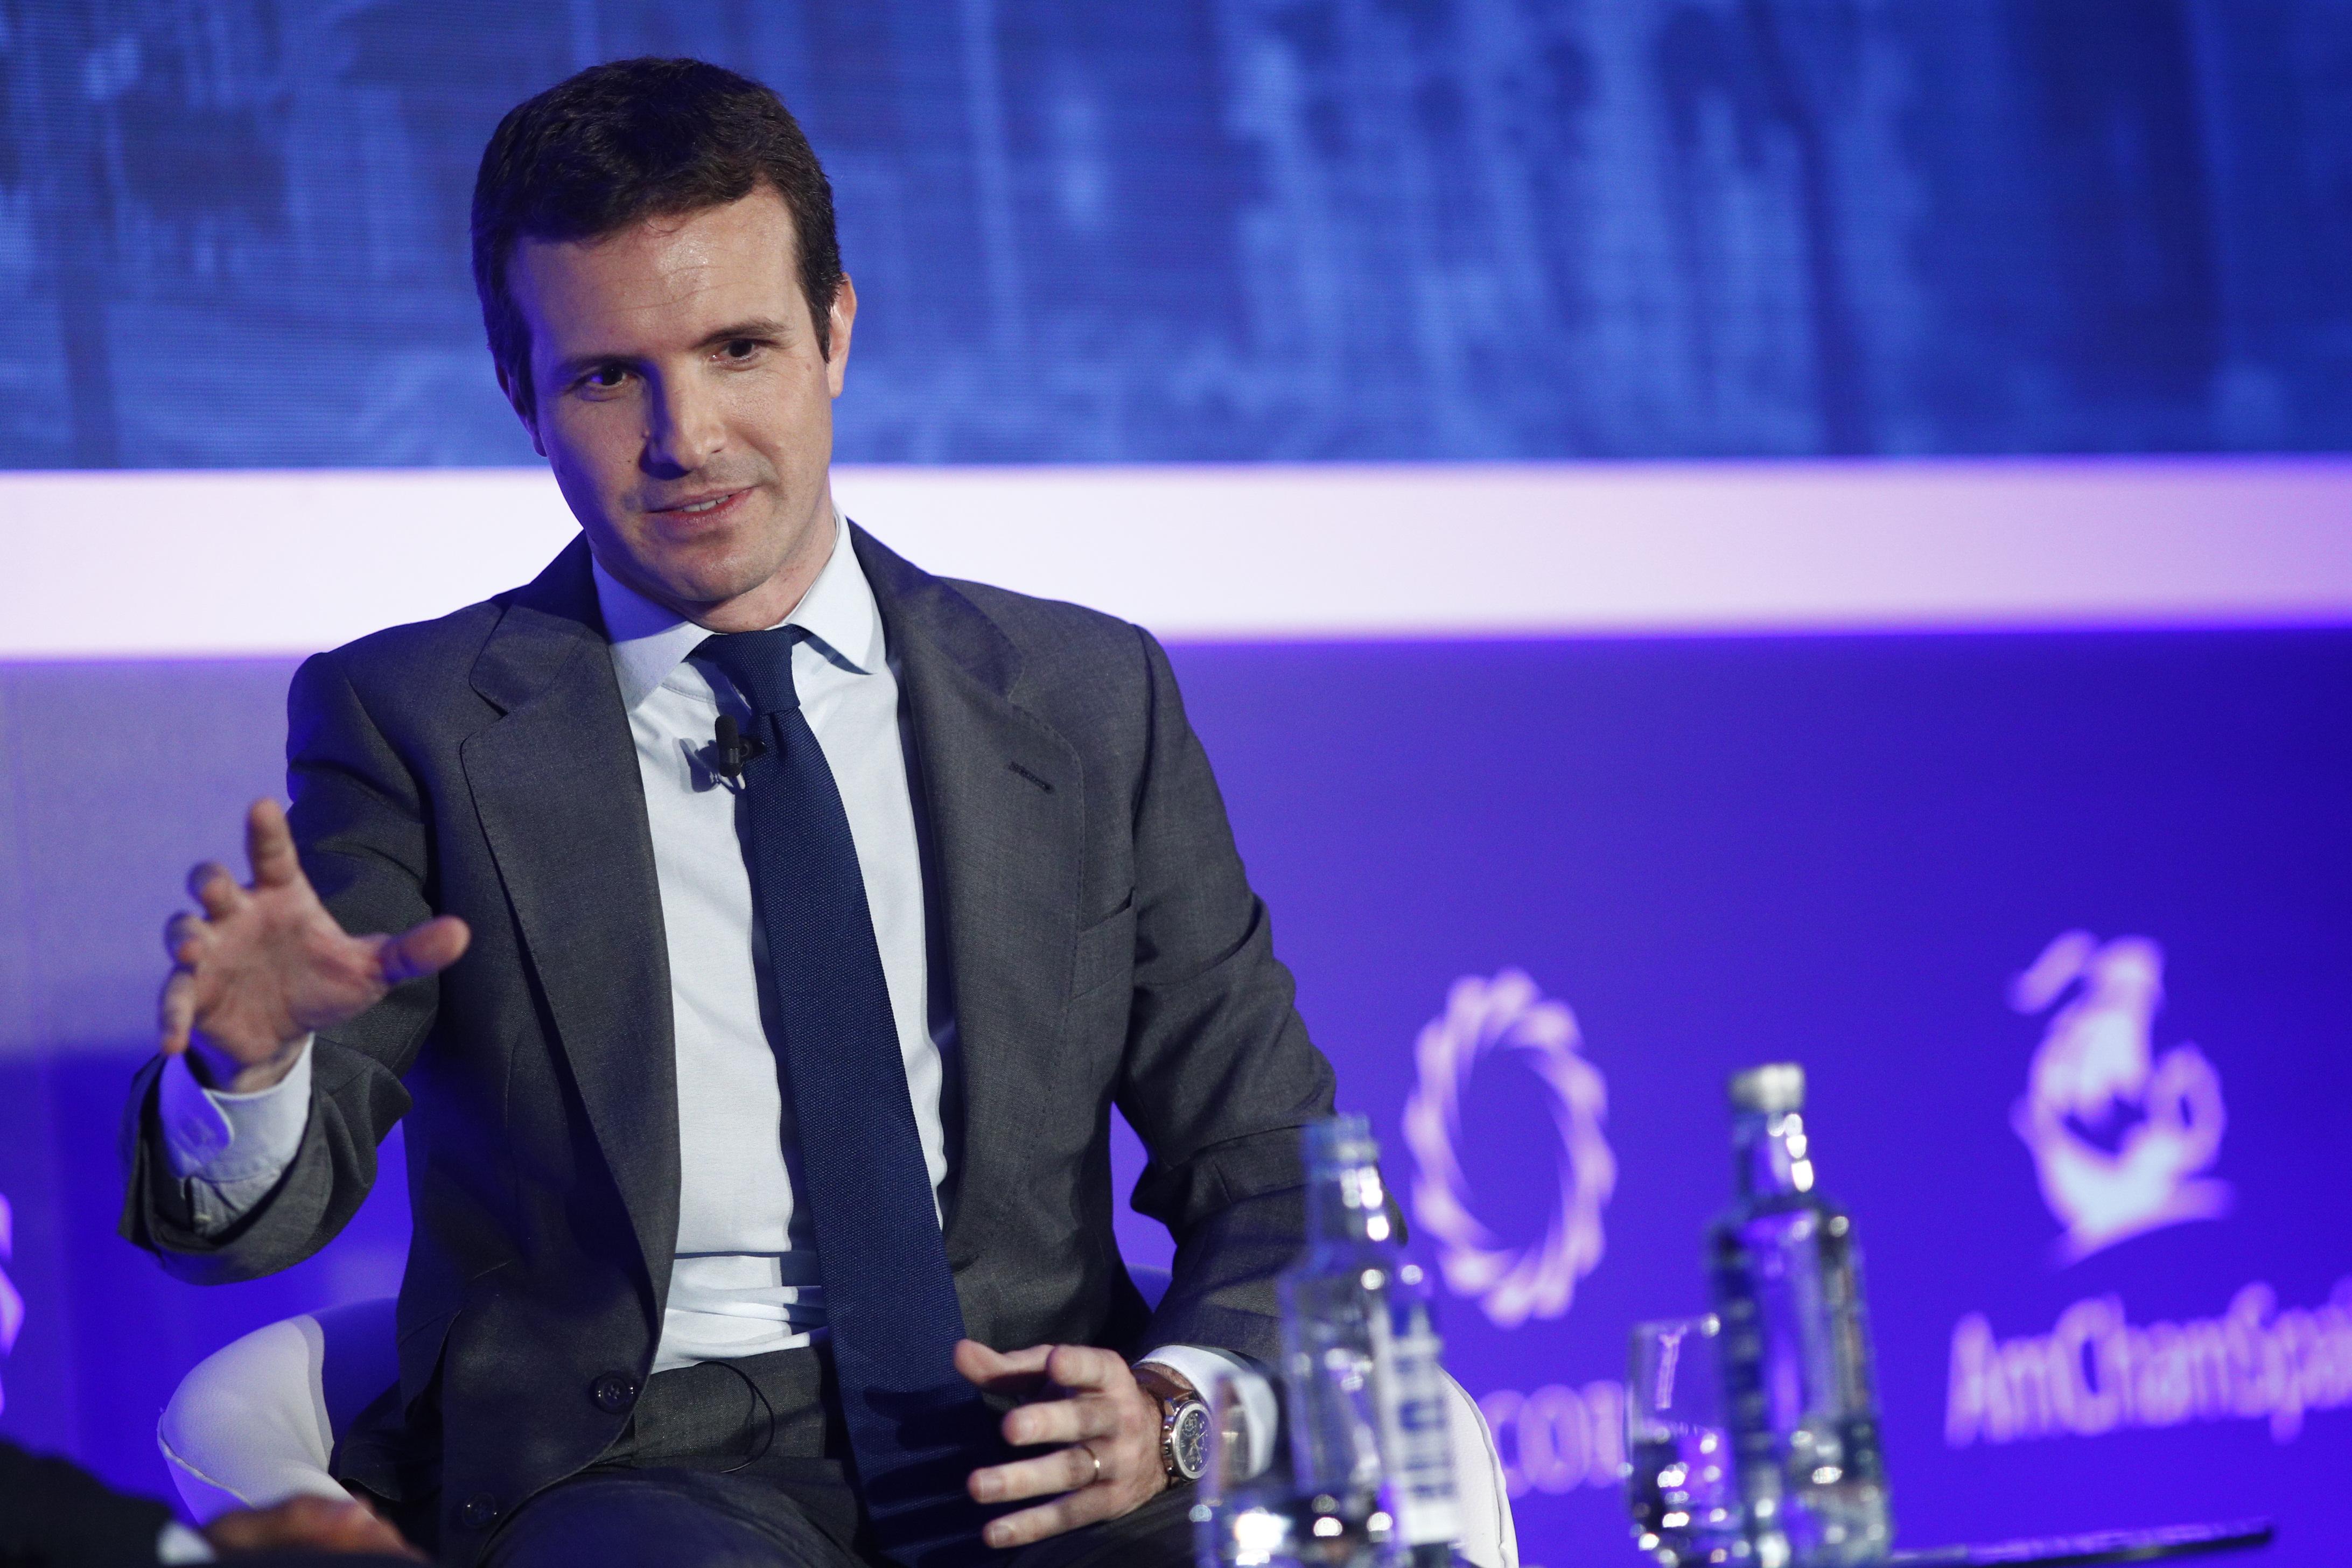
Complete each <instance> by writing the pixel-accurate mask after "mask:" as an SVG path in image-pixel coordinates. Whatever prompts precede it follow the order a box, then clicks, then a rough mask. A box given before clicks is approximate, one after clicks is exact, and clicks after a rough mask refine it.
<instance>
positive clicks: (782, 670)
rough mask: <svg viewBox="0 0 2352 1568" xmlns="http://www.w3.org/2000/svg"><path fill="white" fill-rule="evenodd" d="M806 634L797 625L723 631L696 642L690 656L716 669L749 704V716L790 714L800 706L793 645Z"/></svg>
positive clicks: (761, 717)
mask: <svg viewBox="0 0 2352 1568" xmlns="http://www.w3.org/2000/svg"><path fill="white" fill-rule="evenodd" d="M804 635H806V634H805V633H804V632H803V630H802V628H800V627H799V626H778V627H776V628H775V629H774V630H772V631H765V632H722V633H719V635H717V636H714V637H705V638H703V639H702V641H701V642H700V643H698V644H697V645H696V647H695V649H694V653H693V656H692V657H693V658H696V659H697V660H698V661H700V662H701V663H703V664H707V665H709V666H710V667H711V668H714V669H716V670H718V671H719V672H720V673H721V674H723V675H724V676H726V677H727V679H729V680H730V681H732V682H734V684H735V689H736V690H738V691H740V692H741V693H742V694H743V700H744V701H746V702H748V703H750V704H751V714H752V717H754V718H758V719H764V718H766V717H767V716H768V715H769V714H771V713H789V712H791V711H792V710H793V709H795V708H798V707H799V706H800V705H801V699H800V693H799V692H797V691H795V690H794V689H793V644H794V643H797V642H799V641H800V640H801V638H802V637H803V636H804Z"/></svg>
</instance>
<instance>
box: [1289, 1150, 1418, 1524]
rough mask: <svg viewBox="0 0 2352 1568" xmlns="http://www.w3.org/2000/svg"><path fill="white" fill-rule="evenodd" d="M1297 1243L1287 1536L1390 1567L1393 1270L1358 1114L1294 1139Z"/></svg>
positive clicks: (1386, 1224)
mask: <svg viewBox="0 0 2352 1568" xmlns="http://www.w3.org/2000/svg"><path fill="white" fill-rule="evenodd" d="M1306 1156H1307V1247H1306V1248H1305V1250H1304V1251H1302V1252H1301V1253H1300V1254H1299V1256H1298V1261H1297V1262H1296V1263H1294V1264H1293V1265H1291V1267H1290V1268H1289V1269H1288V1270H1287V1271H1286V1272H1285V1273H1284V1275H1283V1276H1282V1279H1281V1282H1280V1288H1281V1295H1282V1339H1283V1365H1282V1383H1283V1394H1284V1397H1285V1400H1286V1411H1285V1416H1286V1423H1287V1425H1288V1426H1289V1428H1290V1457H1291V1471H1292V1477H1291V1479H1292V1482H1293V1485H1294V1486H1295V1487H1296V1489H1297V1497H1296V1502H1295V1507H1296V1510H1297V1513H1296V1523H1295V1531H1296V1533H1295V1534H1294V1535H1293V1538H1292V1540H1291V1542H1290V1551H1291V1552H1292V1553H1294V1554H1295V1555H1296V1556H1297V1558H1298V1559H1300V1560H1301V1561H1304V1562H1308V1563H1326V1564H1334V1565H1348V1568H1361V1565H1363V1564H1367V1563H1385V1562H1389V1561H1391V1560H1392V1559H1391V1552H1392V1550H1393V1540H1392V1538H1393V1533H1394V1532H1393V1528H1392V1527H1393V1523H1394V1521H1393V1520H1392V1519H1391V1516H1390V1514H1389V1512H1388V1510H1387V1509H1386V1507H1385V1506H1384V1499H1383V1497H1382V1495H1381V1494H1382V1491H1383V1483H1384V1482H1385V1481H1386V1479H1387V1476H1386V1467H1385V1466H1384V1464H1383V1462H1382V1457H1381V1391H1380V1386H1379V1377H1380V1374H1379V1373H1378V1370H1377V1369H1378V1366H1379V1352H1380V1350H1381V1342H1383V1341H1385V1340H1388V1339H1390V1338H1391V1334H1390V1332H1389V1326H1388V1317H1387V1314H1388V1311H1389V1301H1388V1296H1389V1286H1390V1283H1391V1279H1393V1278H1394V1276H1395V1274H1396V1270H1397V1266H1398V1258H1397V1250H1396V1237H1395V1235H1394V1232H1393V1226H1392V1223H1391V1220H1390V1218H1389V1213H1388V1194H1387V1193H1386V1191H1385V1189H1384V1188H1383V1187H1382V1186H1381V1168H1380V1163H1379V1150H1378V1148H1377V1146H1376V1145H1375V1144H1374V1143H1373V1142H1372V1135H1371V1131H1370V1127H1369V1126H1368V1125H1367V1124H1366V1122H1365V1121H1364V1119H1363V1118H1362V1117H1360V1116H1336V1117H1333V1118H1331V1119H1330V1120H1329V1121H1320V1122H1316V1123H1314V1124H1312V1125H1310V1126H1309V1127H1307V1131H1306Z"/></svg>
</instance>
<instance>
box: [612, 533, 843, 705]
mask: <svg viewBox="0 0 2352 1568" xmlns="http://www.w3.org/2000/svg"><path fill="white" fill-rule="evenodd" d="M594 571H595V575H596V604H597V607H598V608H599V609H601V610H602V611H603V612H604V630H605V633H606V635H607V636H609V637H611V638H612V639H613V672H614V675H616V676H618V677H619V678H620V682H621V701H622V703H623V704H624V705H625V707H628V708H630V709H635V707H636V706H637V704H639V703H641V702H643V701H644V700H646V698H648V697H650V696H652V695H653V694H654V692H655V691H656V689H658V688H659V687H660V686H661V684H662V682H663V681H665V680H667V679H669V678H670V677H671V676H672V675H673V674H675V673H676V672H677V667H678V666H679V665H681V664H684V663H685V662H686V661H687V658H688V657H689V656H690V655H691V654H692V653H693V652H694V650H695V649H696V648H698V647H700V646H702V639H703V638H705V637H709V636H710V632H709V629H708V628H707V627H703V626H696V625H695V624H694V623H693V622H692V621H688V620H682V619H680V618H679V617H678V616H677V615H676V614H675V613H673V612H671V611H669V610H666V609H664V608H663V607H662V606H661V605H656V604H655V603H654V602H653V601H652V600H651V599H648V598H646V596H645V595H643V594H640V593H638V592H637V591H636V590H635V589H634V588H632V587H630V586H629V585H628V584H625V583H624V582H622V581H621V580H620V579H619V578H617V577H615V576H614V575H613V574H611V573H609V572H607V571H605V570H604V563H603V562H601V561H599V562H596V563H595V564H594ZM776 625H777V626H803V627H805V628H807V630H808V633H809V640H810V641H811V642H812V643H813V644H814V645H815V646H816V647H817V649H818V651H819V652H820V653H822V654H824V656H825V658H828V659H829V660H831V661H832V662H833V663H835V664H836V665H839V666H840V667H841V668H844V669H846V670H848V671H850V672H851V673H852V674H856V675H870V674H872V673H873V672H874V671H875V670H876V669H877V668H880V667H881V664H882V661H883V657H884V650H883V646H882V614H881V611H880V610H879V609H878V608H877V607H876V605H875V603H874V589H873V587H872V586H871V585H870V584H868V583H867V582H866V574H865V573H864V572H862V571H860V570H859V569H858V565H857V552H856V551H855V550H854V549H852V548H851V547H850V543H849V527H848V524H847V523H846V522H845V521H844V520H843V518H842V515H841V511H840V509H839V508H835V510H834V514H833V553H832V554H831V555H830V556H828V557H826V559H825V563H824V570H823V571H821V572H819V573H818V574H816V581H815V582H814V583H812V584H809V589H808V592H807V593H805V594H803V595H801V602H800V603H799V604H798V605H794V606H793V613H792V614H791V615H789V616H785V617H784V618H783V619H782V620H781V621H779V622H777V623H776Z"/></svg>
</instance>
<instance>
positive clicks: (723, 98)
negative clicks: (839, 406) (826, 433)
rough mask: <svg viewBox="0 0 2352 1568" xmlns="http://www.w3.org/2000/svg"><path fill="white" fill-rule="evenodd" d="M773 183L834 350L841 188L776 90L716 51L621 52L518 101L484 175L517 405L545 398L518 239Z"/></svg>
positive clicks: (493, 322) (498, 349) (691, 208)
mask: <svg viewBox="0 0 2352 1568" xmlns="http://www.w3.org/2000/svg"><path fill="white" fill-rule="evenodd" d="M762 184H767V185H772V186H773V187H774V188H775V191H776V194H777V195H780V196H782V198H783V200H784V205H785V207H786V208H788V209H789V210H790V211H791V213H792V215H793V239H794V242H795V244H796V245H797V247H798V249H799V255H798V257H797V258H796V259H797V261H798V263H799V271H800V283H801V292H802V294H803V296H805V297H806V298H807V300H808V306H809V314H810V315H811V316H812V317H813V318H814V321H815V326H816V343H817V350H818V352H819V353H823V354H825V355H826V356H827V357H830V356H831V354H832V352H833V344H832V331H831V327H832V323H831V321H830V319H829V316H828V312H829V311H830V310H831V309H832V307H833V299H834V295H835V292H836V291H837V290H838V289H840V287H841V247H840V243H839V241H838V240H836V239H835V236H834V229H833V186H832V184H830V183H829V182H828V181H827V180H826V179H825V177H824V168H823V167H822V166H821V165H820V164H819V163H817V161H816V153H815V152H814V150H813V149H811V148H810V146H809V143H808V138H807V137H806V136H804V135H803V134H802V133H801V128H800V122H799V121H795V120H794V119H793V116H792V111H791V110H788V109H786V108H785V107H784V101H783V100H782V99H780V98H778V97H777V96H776V95H775V93H774V92H773V91H772V90H771V89H768V88H765V87H762V86H761V84H760V83H758V82H756V81H753V80H751V79H750V78H748V77H740V76H738V75H736V74H735V73H734V72H733V71H730V70H727V69H724V68H720V67H719V66H714V65H710V64H709V63H707V62H705V61H702V60H674V59H656V58H646V59H634V60H614V61H613V62H611V63H610V64H607V65H601V66H591V67H589V68H587V69H586V70H583V71H582V72H580V73H579V74H578V75H577V76H574V77H572V78H570V79H567V80H564V81H561V82H558V83H557V84H556V85H555V86H553V87H551V88H549V89H547V90H546V91H545V92H542V93H541V94H539V95H538V96H537V97H536V98H532V99H530V100H526V101H524V102H522V103H520V104H517V105H516V106H515V107H514V108H513V109H511V110H508V111H507V117H506V118H505V119H504V120H501V121H499V128H498V130H497V131H495V132H492V133H491V135H490V144H489V145H488V147H486V148H484V149H483V150H482V167H481V172H480V173H479V174H478V175H476V176H475V179H474V216H473V231H474V289H475V291H476V292H477V293H478V294H480V296H481V298H482V325H483V327H484V328H485V329H486V330H487V331H488V333H489V339H490V357H491V358H492V359H493V360H495V361H496V362H497V363H498V366H499V370H501V371H503V372H504V373H505V374H506V377H507V384H508V385H509V387H510V388H512V390H513V395H514V400H515V404H516V405H517V406H518V407H519V408H520V409H521V410H522V411H523V413H524V414H525V415H526V416H529V415H530V414H531V413H532V412H533V410H534V407H535V404H536V395H535V394H534V392H533V390H532V387H531V384H530V329H529V328H528V327H527V326H526V325H525V324H524V322H523V320H522V314H521V312H520V311H519V310H516V309H515V302H514V295H513V292H512V291H511V290H510V289H509V288H508V286H507V264H508V262H509V259H510V258H512V256H513V254H514V247H515V242H516V241H517V240H520V239H524V238H530V239H553V240H564V239H592V238H594V237H597V236H600V235H606V234H612V233H614V232H616V231H617V230H620V229H623V228H626V227H627V226H629V225H631V224H633V223H636V222H638V221H640V220H641V219H644V218H648V217H658V216H668V215H672V214H677V213H690V212H698V211H700V210H702V209H703V208H705V207H715V206H724V205H727V204H728V203H730V202H737V201H740V200H742V199H743V198H744V197H745V196H748V195H751V193H752V191H754V190H755V189H757V188H758V187H759V186H761V185H762Z"/></svg>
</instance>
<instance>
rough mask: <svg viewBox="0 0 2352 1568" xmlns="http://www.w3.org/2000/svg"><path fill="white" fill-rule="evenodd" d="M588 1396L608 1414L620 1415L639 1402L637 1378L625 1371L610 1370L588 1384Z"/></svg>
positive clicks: (597, 1406) (598, 1407)
mask: <svg viewBox="0 0 2352 1568" xmlns="http://www.w3.org/2000/svg"><path fill="white" fill-rule="evenodd" d="M588 1397H589V1398H591V1399H593V1400H594V1401H595V1402H596V1408H597V1409H599V1410H601V1411H603V1412H604V1414H605V1415H619V1414H620V1413H621V1412H622V1411H624V1410H626V1409H627V1408H628V1407H629V1406H630V1405H635V1403H636V1402H637V1380H636V1379H635V1378H634V1377H631V1376H630V1375H629V1374H628V1373H625V1372H608V1373H605V1374H604V1376H602V1377H600V1378H598V1379H597V1380H596V1381H595V1382H594V1383H592V1384H589V1385H588Z"/></svg>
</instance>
